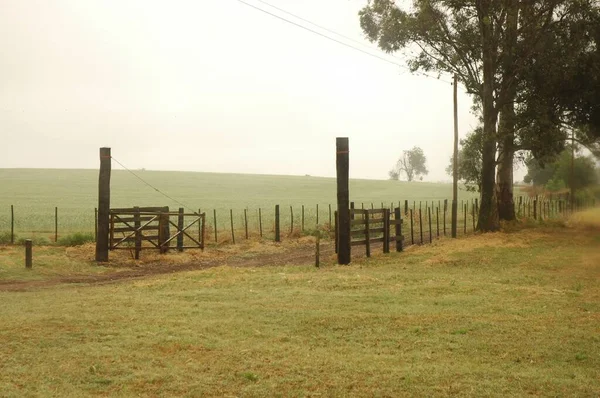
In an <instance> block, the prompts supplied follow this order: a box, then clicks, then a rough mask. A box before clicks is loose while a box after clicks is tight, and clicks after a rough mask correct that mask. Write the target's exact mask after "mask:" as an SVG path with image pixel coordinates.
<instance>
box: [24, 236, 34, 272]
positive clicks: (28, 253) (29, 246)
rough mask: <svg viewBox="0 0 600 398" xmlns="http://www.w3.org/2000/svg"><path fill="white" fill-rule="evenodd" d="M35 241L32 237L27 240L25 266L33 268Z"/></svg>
mask: <svg viewBox="0 0 600 398" xmlns="http://www.w3.org/2000/svg"><path fill="white" fill-rule="evenodd" d="M32 246H33V243H32V241H31V239H27V240H26V241H25V268H31V267H32V266H33V249H32Z"/></svg>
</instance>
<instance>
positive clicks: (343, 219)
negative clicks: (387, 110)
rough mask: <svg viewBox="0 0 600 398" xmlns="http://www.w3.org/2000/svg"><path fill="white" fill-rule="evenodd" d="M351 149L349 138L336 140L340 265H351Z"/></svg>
mask: <svg viewBox="0 0 600 398" xmlns="http://www.w3.org/2000/svg"><path fill="white" fill-rule="evenodd" d="M349 152H350V149H349V144H348V137H338V138H336V178H337V210H338V217H337V218H338V222H337V223H338V264H340V265H346V264H350V257H351V251H350V190H349V170H350V161H349V159H350V155H349Z"/></svg>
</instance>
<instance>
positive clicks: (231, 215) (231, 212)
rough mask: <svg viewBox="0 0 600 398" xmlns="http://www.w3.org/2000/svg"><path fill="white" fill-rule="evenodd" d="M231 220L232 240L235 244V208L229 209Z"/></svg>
mask: <svg viewBox="0 0 600 398" xmlns="http://www.w3.org/2000/svg"><path fill="white" fill-rule="evenodd" d="M229 220H230V221H231V241H232V242H233V244H234V245H235V232H234V231H233V209H229Z"/></svg>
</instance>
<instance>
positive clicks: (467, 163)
mask: <svg viewBox="0 0 600 398" xmlns="http://www.w3.org/2000/svg"><path fill="white" fill-rule="evenodd" d="M482 137H483V129H482V128H481V127H478V128H476V129H475V131H473V132H472V133H469V134H467V136H466V138H464V139H462V140H460V149H459V151H458V179H459V181H462V182H463V184H465V189H466V190H467V191H470V192H479V191H480V190H481V156H482V154H481V148H482V146H483V142H482ZM453 162H454V155H453V156H451V157H450V164H449V165H448V167H446V173H447V174H448V175H449V176H452V175H453V167H454V165H453Z"/></svg>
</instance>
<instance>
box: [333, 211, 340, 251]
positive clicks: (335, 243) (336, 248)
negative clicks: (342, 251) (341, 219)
mask: <svg viewBox="0 0 600 398" xmlns="http://www.w3.org/2000/svg"><path fill="white" fill-rule="evenodd" d="M333 220H334V223H335V225H334V227H333V228H334V231H335V233H334V238H335V239H334V240H335V242H334V248H335V254H337V252H338V241H339V238H338V212H337V210H336V211H334V212H333Z"/></svg>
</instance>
